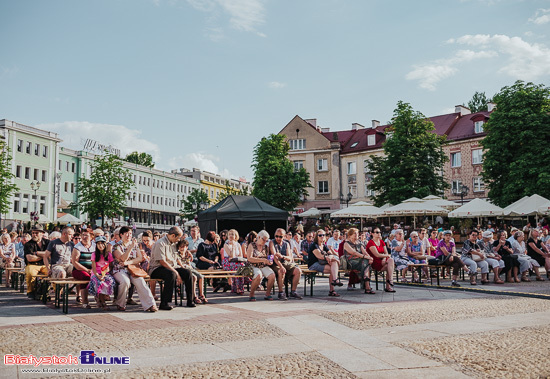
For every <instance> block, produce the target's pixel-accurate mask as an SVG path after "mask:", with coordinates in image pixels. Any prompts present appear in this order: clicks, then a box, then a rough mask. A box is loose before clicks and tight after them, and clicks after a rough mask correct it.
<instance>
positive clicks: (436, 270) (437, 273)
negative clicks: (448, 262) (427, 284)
mask: <svg viewBox="0 0 550 379" xmlns="http://www.w3.org/2000/svg"><path fill="white" fill-rule="evenodd" d="M435 273H436V275H437V286H438V287H439V267H436V268H435Z"/></svg>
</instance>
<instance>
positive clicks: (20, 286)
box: [19, 273, 25, 293]
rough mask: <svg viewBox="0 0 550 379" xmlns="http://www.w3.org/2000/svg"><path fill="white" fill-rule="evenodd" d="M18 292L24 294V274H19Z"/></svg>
mask: <svg viewBox="0 0 550 379" xmlns="http://www.w3.org/2000/svg"><path fill="white" fill-rule="evenodd" d="M19 292H21V293H23V292H25V273H19Z"/></svg>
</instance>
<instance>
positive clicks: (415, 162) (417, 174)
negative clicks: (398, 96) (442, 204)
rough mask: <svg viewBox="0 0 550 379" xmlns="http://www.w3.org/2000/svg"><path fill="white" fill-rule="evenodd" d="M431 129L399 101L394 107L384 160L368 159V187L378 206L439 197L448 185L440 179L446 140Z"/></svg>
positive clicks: (416, 113) (426, 120) (381, 157)
mask: <svg viewBox="0 0 550 379" xmlns="http://www.w3.org/2000/svg"><path fill="white" fill-rule="evenodd" d="M433 131H434V125H433V123H432V122H431V121H430V120H428V119H427V118H426V117H425V116H424V115H423V114H422V113H420V112H417V111H414V110H413V108H412V107H411V106H410V105H409V104H408V103H404V102H402V101H399V102H398V103H397V108H396V109H395V110H394V113H393V118H392V121H391V123H390V127H389V129H387V130H386V142H385V143H384V153H385V156H373V155H371V156H370V159H368V160H367V166H366V167H367V170H368V171H369V172H370V173H371V174H372V175H373V180H372V184H371V185H370V186H369V188H370V189H371V190H374V191H375V195H374V202H375V204H376V205H377V206H381V205H383V204H385V203H391V204H398V203H399V202H401V201H403V200H405V199H408V198H410V197H413V196H416V197H420V198H421V197H425V196H428V195H440V194H441V193H442V192H443V191H444V190H445V189H446V188H448V187H449V184H448V183H447V182H446V181H445V178H444V177H443V175H442V173H443V166H444V164H445V162H446V161H447V160H448V158H447V156H446V155H445V154H444V152H443V145H444V144H445V141H446V139H445V136H439V135H437V134H436V133H433Z"/></svg>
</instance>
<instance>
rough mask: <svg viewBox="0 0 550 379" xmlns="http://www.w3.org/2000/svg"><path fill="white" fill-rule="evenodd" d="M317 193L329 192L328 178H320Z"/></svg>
mask: <svg viewBox="0 0 550 379" xmlns="http://www.w3.org/2000/svg"><path fill="white" fill-rule="evenodd" d="M317 193H329V192H328V181H327V180H320V181H318V182H317Z"/></svg>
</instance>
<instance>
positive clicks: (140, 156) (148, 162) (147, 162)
mask: <svg viewBox="0 0 550 379" xmlns="http://www.w3.org/2000/svg"><path fill="white" fill-rule="evenodd" d="M124 160H125V161H126V162H130V163H135V164H138V165H141V166H145V167H150V168H153V167H155V162H153V157H152V156H151V154H147V153H138V152H137V151H134V152H133V153H130V154H128V155H127V156H126V158H124Z"/></svg>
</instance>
